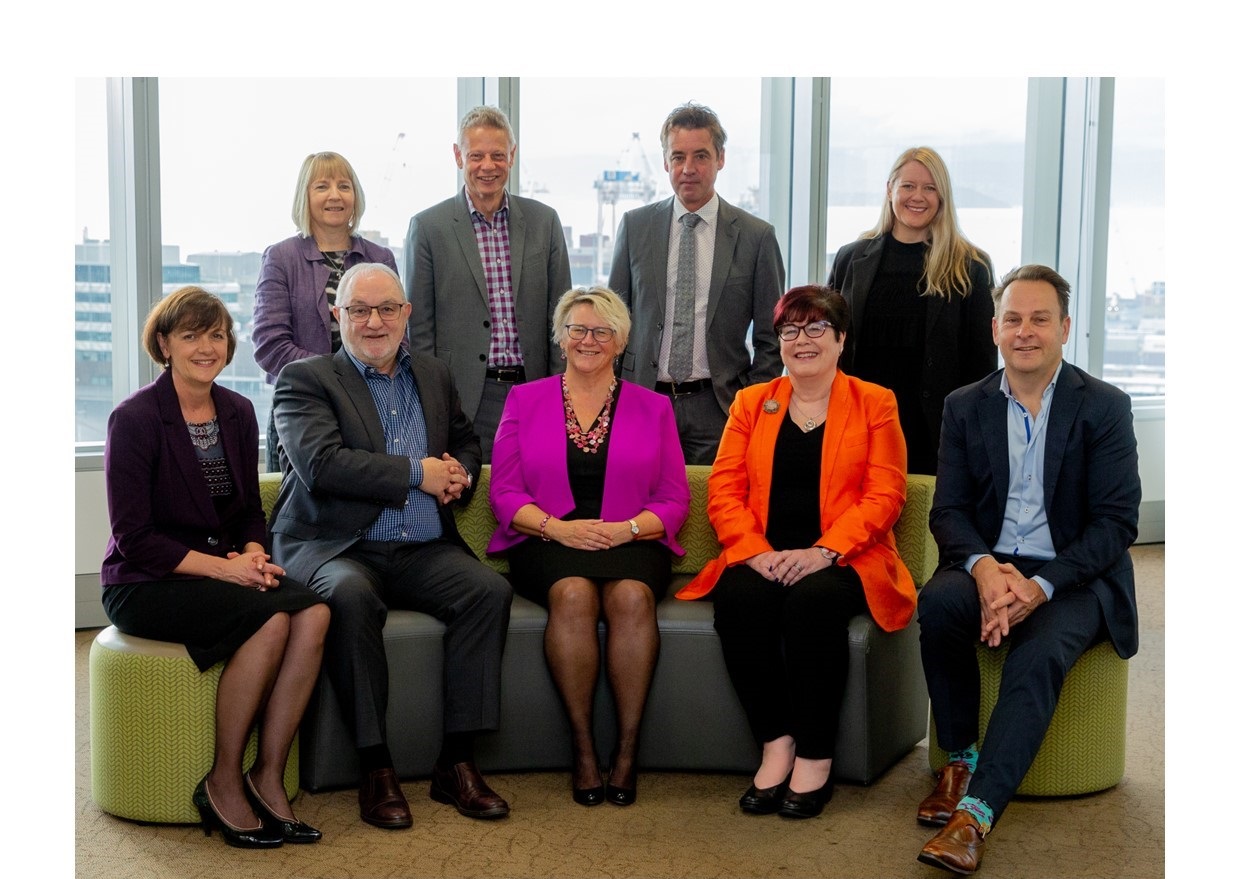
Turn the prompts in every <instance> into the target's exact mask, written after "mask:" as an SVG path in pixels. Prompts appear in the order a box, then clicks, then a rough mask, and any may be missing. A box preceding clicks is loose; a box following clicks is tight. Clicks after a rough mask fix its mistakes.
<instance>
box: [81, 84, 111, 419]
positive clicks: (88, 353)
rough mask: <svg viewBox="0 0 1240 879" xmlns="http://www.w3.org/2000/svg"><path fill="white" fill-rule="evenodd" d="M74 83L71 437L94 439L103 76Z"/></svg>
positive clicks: (104, 179)
mask: <svg viewBox="0 0 1240 879" xmlns="http://www.w3.org/2000/svg"><path fill="white" fill-rule="evenodd" d="M75 85H76V98H77V114H76V131H75V132H74V148H75V154H76V166H77V167H76V177H75V180H76V187H75V193H74V195H75V205H74V211H75V212H74V219H75V221H76V222H75V223H74V229H75V232H76V235H75V237H74V242H73V251H74V254H73V257H74V259H73V262H74V279H73V280H74V284H73V304H74V309H73V311H74V314H73V334H74V335H73V378H74V407H73V408H74V429H73V439H74V441H75V442H100V441H102V440H103V435H104V429H105V426H106V424H107V420H108V413H109V412H111V411H112V284H111V266H110V264H109V259H108V246H107V241H108V221H109V216H108V123H107V117H108V105H107V86H106V82H105V80H103V79H79V80H77V82H76V84H75Z"/></svg>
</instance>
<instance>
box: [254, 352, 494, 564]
mask: <svg viewBox="0 0 1240 879" xmlns="http://www.w3.org/2000/svg"><path fill="white" fill-rule="evenodd" d="M411 367H412V370H413V377H414V381H415V382H417V386H418V396H419V397H420V398H421V401H422V411H423V413H424V414H425V416H426V436H427V454H428V455H429V456H432V457H436V458H438V457H440V456H441V455H443V453H444V452H448V453H450V454H451V455H452V456H453V457H454V458H456V459H457V460H458V461H460V462H461V464H462V465H464V466H465V467H466V468H467V469H468V470H469V472H470V475H471V476H472V477H473V481H474V482H475V483H476V482H477V479H478V475H479V473H481V472H482V465H481V463H480V461H481V457H482V452H481V448H480V446H479V443H478V437H477V436H475V435H474V431H473V428H472V427H471V426H470V423H469V419H468V418H466V417H465V414H464V413H463V412H462V411H461V402H460V399H459V398H458V396H457V393H456V388H455V387H454V386H453V384H452V376H451V375H449V373H448V368H447V366H446V365H444V364H443V363H442V362H440V361H438V360H436V359H435V358H433V357H426V356H423V355H421V354H413V355H412V364H411ZM272 407H273V410H274V412H275V419H276V429H277V430H278V431H279V433H280V439H281V445H282V447H283V450H284V454H285V456H286V457H285V459H284V460H285V464H284V481H283V482H282V483H281V484H280V494H279V496H278V497H277V498H276V503H275V508H274V509H273V510H272V514H271V546H272V547H273V552H272V556H273V557H275V558H279V559H280V564H281V565H282V566H283V567H284V569H285V570H286V571H287V572H288V575H289V576H290V577H292V578H293V579H295V580H297V581H298V582H301V583H308V582H310V578H311V577H312V576H313V575H314V572H315V571H317V570H318V569H319V567H320V566H322V565H323V563H325V562H328V561H331V560H332V559H334V558H336V556H338V555H340V554H341V553H343V552H344V551H345V550H347V549H348V548H349V547H351V546H352V545H353V544H355V543H357V542H358V541H359V540H361V539H362V538H363V537H364V536H365V534H366V530H367V529H368V528H369V527H370V526H371V524H372V523H373V522H374V521H375V519H377V518H378V517H379V513H380V512H382V511H383V508H384V507H390V506H399V505H403V504H404V503H405V501H406V499H407V497H408V494H409V474H410V465H409V459H408V458H407V457H405V456H403V455H389V454H387V452H386V444H385V442H384V438H383V423H382V422H381V421H380V420H379V412H378V410H377V409H375V404H374V399H373V398H372V397H371V395H370V389H369V388H367V387H366V381H365V379H363V378H362V376H361V375H360V374H359V373H358V371H357V367H356V366H354V365H353V361H352V360H351V359H349V355H348V353H347V352H345V351H344V350H343V349H342V350H340V351H338V352H336V353H335V354H330V355H321V356H318V357H311V358H308V359H306V360H297V361H294V362H292V363H290V364H288V365H287V366H285V367H284V369H283V370H281V371H280V376H279V378H278V379H277V380H276V387H275V397H274V399H273V401H272ZM469 497H470V492H468V491H467V492H466V493H465V494H463V495H462V496H461V500H460V501H458V503H468V501H469ZM452 506H453V505H448V506H440V507H439V518H440V520H441V521H442V523H443V533H444V537H445V538H447V539H449V540H451V541H453V542H454V543H456V544H458V545H459V546H461V547H462V548H464V549H465V551H466V552H470V550H469V547H468V546H466V544H465V542H464V541H463V540H462V539H461V537H460V534H459V532H458V531H457V529H456V520H455V518H454V517H453V514H452ZM274 547H279V550H275V549H274ZM277 552H278V553H279V554H278V555H277ZM470 555H471V556H472V555H473V553H472V552H471V553H470Z"/></svg>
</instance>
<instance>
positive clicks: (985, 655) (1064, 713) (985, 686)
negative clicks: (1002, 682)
mask: <svg viewBox="0 0 1240 879" xmlns="http://www.w3.org/2000/svg"><path fill="white" fill-rule="evenodd" d="M977 654H978V664H979V666H980V668H981V672H982V703H981V708H980V710H979V712H978V713H979V719H980V721H981V723H980V728H981V738H982V739H985V738H986V725H987V724H988V723H989V722H990V713H991V712H992V711H993V710H994V708H995V701H996V700H997V699H998V698H999V678H1000V675H1002V673H1003V662H1004V660H1005V659H1006V658H1007V645H1006V644H1004V645H1002V646H1000V647H999V648H997V649H993V650H992V649H990V648H989V647H984V646H982V645H980V644H979V645H978V648H977ZM1127 722H1128V663H1127V661H1125V660H1123V659H1120V658H1119V656H1118V655H1117V654H1116V653H1115V648H1114V647H1112V646H1111V642H1110V641H1104V642H1103V643H1101V644H1097V645H1095V646H1093V647H1091V648H1089V649H1088V650H1086V651H1085V653H1083V654H1082V655H1081V658H1080V659H1078V660H1077V661H1076V665H1074V666H1072V669H1071V670H1070V671H1069V672H1068V676H1067V677H1066V678H1064V682H1063V690H1061V691H1060V694H1059V705H1058V706H1056V708H1055V716H1054V717H1053V718H1051V725H1050V727H1049V728H1048V729H1047V731H1046V738H1044V739H1043V740H1042V747H1041V748H1039V749H1038V756H1037V757H1036V758H1034V761H1033V765H1032V766H1030V767H1029V772H1028V773H1027V774H1026V775H1025V780H1024V781H1022V782H1021V785H1020V787H1019V788H1017V790H1016V793H1018V794H1022V795H1026V796H1035V797H1064V796H1074V795H1077V794H1088V793H1094V792H1095V791H1100V790H1106V789H1107V788H1109V787H1114V786H1115V785H1117V784H1119V781H1120V779H1121V778H1123V777H1124V747H1125V728H1126V726H1127ZM946 762H947V754H946V753H945V752H944V751H943V749H942V748H940V747H939V745H938V737H937V735H936V732H935V728H934V716H933V714H932V715H931V717H930V768H931V769H932V770H934V771H935V772H937V771H938V770H940V769H941V768H943V765H944V764H945V763H946Z"/></svg>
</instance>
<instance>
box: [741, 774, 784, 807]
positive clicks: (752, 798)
mask: <svg viewBox="0 0 1240 879" xmlns="http://www.w3.org/2000/svg"><path fill="white" fill-rule="evenodd" d="M791 779H792V773H791V772H790V773H788V777H787V778H785V779H784V780H783V781H781V782H780V783H779V784H776V785H772V786H771V787H758V786H757V785H756V784H751V785H750V786H749V790H747V791H745V793H744V794H743V795H742V796H741V801H740V805H741V811H742V812H748V813H749V814H751V815H773V814H774V813H776V812H778V811H779V807H780V806H781V805H782V804H783V802H784V799H785V798H786V797H787V796H788V782H789V781H790V780H791Z"/></svg>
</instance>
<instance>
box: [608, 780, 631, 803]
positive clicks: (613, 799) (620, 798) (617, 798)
mask: <svg viewBox="0 0 1240 879" xmlns="http://www.w3.org/2000/svg"><path fill="white" fill-rule="evenodd" d="M607 802H609V803H612V804H613V805H616V806H631V805H633V804H634V803H636V802H637V778H636V777H634V778H633V787H620V786H619V785H615V784H611V783H610V782H608V784H607Z"/></svg>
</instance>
